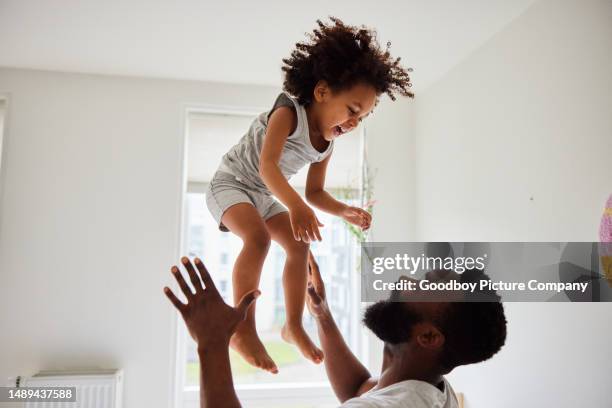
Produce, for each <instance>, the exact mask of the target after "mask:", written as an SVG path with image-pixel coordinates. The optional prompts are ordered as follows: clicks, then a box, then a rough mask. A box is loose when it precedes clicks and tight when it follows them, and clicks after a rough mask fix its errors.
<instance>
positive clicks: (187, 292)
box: [171, 266, 193, 300]
mask: <svg viewBox="0 0 612 408" xmlns="http://www.w3.org/2000/svg"><path fill="white" fill-rule="evenodd" d="M171 271H172V274H173V275H174V278H175V279H176V281H177V282H178V284H179V286H180V287H181V290H182V291H183V293H184V294H185V296H186V297H187V299H188V300H189V299H190V298H191V297H192V296H193V292H192V291H191V289H190V288H189V286H188V285H187V282H185V279H183V275H181V271H179V269H178V268H177V267H176V266H173V267H172V269H171Z"/></svg>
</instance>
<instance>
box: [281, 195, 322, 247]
mask: <svg viewBox="0 0 612 408" xmlns="http://www.w3.org/2000/svg"><path fill="white" fill-rule="evenodd" d="M289 219H290V220H291V229H292V230H293V238H295V240H296V241H302V242H311V241H321V233H320V232H319V227H322V226H323V224H321V221H319V219H318V218H317V216H316V215H315V212H314V211H313V210H312V208H310V207H309V206H307V205H306V204H301V205H299V206H296V207H294V208H290V209H289Z"/></svg>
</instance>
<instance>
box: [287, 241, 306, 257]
mask: <svg viewBox="0 0 612 408" xmlns="http://www.w3.org/2000/svg"><path fill="white" fill-rule="evenodd" d="M309 249H310V244H309V243H308V242H304V241H296V240H291V241H290V243H289V244H288V245H286V246H285V251H287V255H288V256H308V250H309Z"/></svg>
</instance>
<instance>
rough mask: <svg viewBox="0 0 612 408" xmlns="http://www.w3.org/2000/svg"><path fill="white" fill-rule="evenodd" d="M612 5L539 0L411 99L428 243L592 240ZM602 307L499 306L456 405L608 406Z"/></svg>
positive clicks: (459, 375)
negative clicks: (499, 332) (500, 317)
mask: <svg viewBox="0 0 612 408" xmlns="http://www.w3.org/2000/svg"><path fill="white" fill-rule="evenodd" d="M610 72H612V2H610V1H592V0H591V1H540V2H537V3H535V4H534V5H533V6H532V7H531V8H530V9H528V10H527V11H526V12H525V13H524V14H523V15H522V16H520V17H519V18H517V19H516V20H515V21H514V22H513V23H512V24H510V25H509V26H508V27H506V28H505V29H504V30H503V31H501V32H500V33H498V34H497V35H496V36H494V37H493V38H492V39H491V40H490V41H489V42H488V43H487V44H485V45H484V46H483V47H482V48H480V49H479V50H477V51H476V52H475V53H473V54H472V55H470V56H469V57H467V58H466V59H465V60H464V61H463V62H462V63H461V64H459V65H458V66H457V67H455V68H454V69H453V70H452V71H451V72H449V74H448V75H446V76H445V77H444V78H443V79H442V80H441V81H439V82H438V83H437V84H435V85H434V86H432V87H431V88H429V89H428V90H427V92H425V93H422V94H420V95H417V99H416V118H417V120H416V151H417V154H416V174H417V176H416V184H417V193H416V220H417V230H418V237H419V239H421V240H426V241H436V240H444V241H596V240H598V234H597V231H598V227H599V221H600V217H601V215H602V211H603V207H604V204H605V201H606V198H607V197H608V195H609V194H610V192H611V191H612V159H611V158H612V121H611V118H612V92H611V91H612V77H611V76H610ZM532 198H533V199H532ZM610 308H611V305H610V304H541V303H538V304H535V303H534V304H506V310H507V314H508V320H509V328H508V330H509V335H508V342H507V345H506V346H505V348H504V349H503V350H502V352H501V353H500V354H499V355H497V356H495V357H494V358H493V359H492V360H491V361H489V362H486V363H484V364H479V365H475V366H469V367H463V368H458V369H457V370H455V372H454V373H452V374H451V376H450V379H451V382H452V384H453V385H454V386H455V388H456V389H457V390H461V391H463V392H465V393H466V397H467V402H468V407H471V408H481V407H488V406H492V405H494V406H496V407H500V408H503V407H518V406H529V407H537V406H554V407H573V406H578V405H579V404H580V405H588V406H593V407H595V406H597V407H603V406H609V405H610V397H609V392H608V390H607V387H608V384H610V383H611V382H612V370H610V367H612V348H610V347H609V345H608V343H609V339H610V338H612V325H610V314H609V312H610V310H611V309H610Z"/></svg>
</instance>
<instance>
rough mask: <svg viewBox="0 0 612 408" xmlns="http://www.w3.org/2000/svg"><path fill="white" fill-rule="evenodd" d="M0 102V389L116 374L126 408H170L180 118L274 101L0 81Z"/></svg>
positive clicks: (187, 85)
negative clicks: (13, 380)
mask: <svg viewBox="0 0 612 408" xmlns="http://www.w3.org/2000/svg"><path fill="white" fill-rule="evenodd" d="M0 92H7V93H9V94H10V112H9V115H10V116H9V118H8V122H7V123H8V129H7V133H6V145H5V149H6V152H5V153H6V154H5V159H6V160H5V162H4V163H2V165H3V169H2V171H3V172H5V174H4V176H5V177H4V181H5V185H4V194H3V196H2V201H1V202H0V206H1V207H0V208H1V211H2V213H1V218H0V219H1V221H2V224H1V225H0V271H1V274H2V283H1V285H0V321H1V322H2V329H1V330H2V335H1V336H0V379H1V380H2V382H4V380H5V379H6V377H8V376H14V375H17V374H26V375H27V374H33V373H35V372H37V371H38V370H41V369H51V368H62V367H66V368H83V367H87V366H98V365H99V366H103V367H121V368H124V369H125V403H126V406H127V407H167V406H170V398H171V386H172V379H173V376H174V372H173V367H172V361H173V358H174V356H173V354H172V347H173V339H174V317H175V316H174V314H173V310H172V308H171V307H170V304H169V303H168V302H167V300H166V299H165V297H164V295H163V294H162V291H161V288H162V287H163V286H164V285H166V284H169V283H170V282H171V281H172V279H171V277H170V274H169V273H168V270H169V267H170V265H172V264H173V263H176V262H177V257H176V255H177V247H178V237H179V230H178V228H179V197H180V191H181V176H182V174H181V171H182V169H181V157H182V140H183V129H182V127H183V121H184V112H183V109H184V104H186V103H207V104H220V105H228V106H231V105H233V106H242V105H247V106H263V107H267V106H268V105H269V104H270V103H271V101H273V98H274V97H275V95H276V92H277V91H276V90H275V89H273V88H266V87H248V86H230V85H222V84H204V83H196V82H181V81H164V80H149V79H133V78H119V77H115V78H113V77H103V76H91V75H76V74H60V73H47V72H36V71H22V70H11V69H0ZM181 324H182V323H181Z"/></svg>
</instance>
